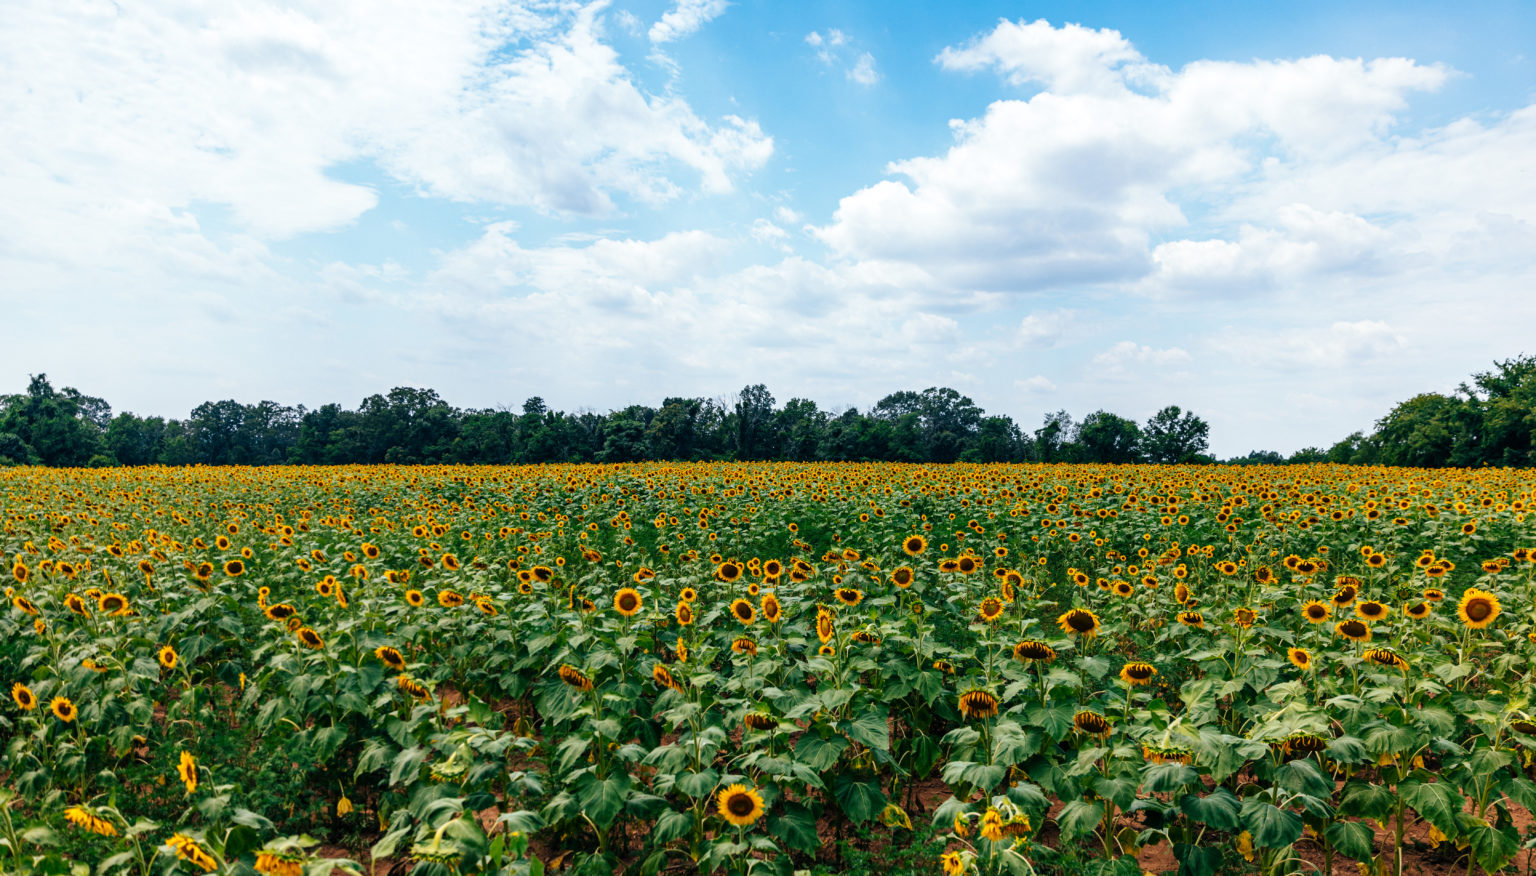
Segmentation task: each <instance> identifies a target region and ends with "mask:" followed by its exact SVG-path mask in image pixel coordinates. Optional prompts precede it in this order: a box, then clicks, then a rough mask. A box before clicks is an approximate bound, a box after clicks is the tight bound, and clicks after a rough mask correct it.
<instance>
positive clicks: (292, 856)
mask: <svg viewBox="0 0 1536 876" xmlns="http://www.w3.org/2000/svg"><path fill="white" fill-rule="evenodd" d="M341 799H343V800H346V799H347V798H345V797H343V798H341ZM340 808H341V805H340V804H339V803H338V804H337V809H338V810H339V809H340ZM349 811H350V810H349ZM308 860H309V858H307V857H305V856H304V855H302V854H300V853H298V852H289V851H283V850H281V849H262V850H261V851H260V852H257V853H256V862H255V863H254V864H253V865H252V866H253V867H254V868H255V869H256V872H257V873H260V874H262V876H304V864H305V863H306V862H307V861H308Z"/></svg>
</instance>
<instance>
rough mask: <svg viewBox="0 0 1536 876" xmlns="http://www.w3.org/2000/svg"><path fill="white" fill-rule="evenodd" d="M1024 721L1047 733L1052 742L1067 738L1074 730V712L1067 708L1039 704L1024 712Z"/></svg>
mask: <svg viewBox="0 0 1536 876" xmlns="http://www.w3.org/2000/svg"><path fill="white" fill-rule="evenodd" d="M1024 720H1025V721H1026V722H1027V723H1029V724H1030V725H1032V726H1035V727H1039V728H1040V729H1041V730H1044V731H1045V735H1046V736H1048V737H1050V739H1051V741H1053V742H1054V741H1058V740H1060V739H1062V738H1063V737H1065V736H1066V735H1067V733H1068V732H1069V731H1070V730H1071V729H1072V710H1071V709H1069V708H1067V707H1066V706H1042V705H1040V704H1038V703H1036V704H1035V705H1032V706H1030V707H1029V708H1028V709H1025V710H1024Z"/></svg>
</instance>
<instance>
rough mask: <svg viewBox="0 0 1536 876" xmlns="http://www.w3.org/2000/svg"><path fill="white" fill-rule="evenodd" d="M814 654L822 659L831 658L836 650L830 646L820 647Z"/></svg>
mask: <svg viewBox="0 0 1536 876" xmlns="http://www.w3.org/2000/svg"><path fill="white" fill-rule="evenodd" d="M816 653H817V654H820V655H821V656H823V657H832V656H834V655H836V654H837V649H836V648H834V647H832V646H831V645H822V646H821V647H820V648H817V649H816Z"/></svg>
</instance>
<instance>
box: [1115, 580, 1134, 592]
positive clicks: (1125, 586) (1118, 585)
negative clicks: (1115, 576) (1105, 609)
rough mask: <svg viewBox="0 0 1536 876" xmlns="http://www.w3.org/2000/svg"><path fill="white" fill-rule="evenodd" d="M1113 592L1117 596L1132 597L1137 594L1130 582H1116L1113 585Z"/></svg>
mask: <svg viewBox="0 0 1536 876" xmlns="http://www.w3.org/2000/svg"><path fill="white" fill-rule="evenodd" d="M1111 590H1112V591H1113V592H1114V594H1115V595H1116V596H1130V595H1131V594H1132V593H1135V592H1136V588H1135V587H1132V586H1131V582H1129V581H1116V582H1115V583H1114V584H1113V585H1111Z"/></svg>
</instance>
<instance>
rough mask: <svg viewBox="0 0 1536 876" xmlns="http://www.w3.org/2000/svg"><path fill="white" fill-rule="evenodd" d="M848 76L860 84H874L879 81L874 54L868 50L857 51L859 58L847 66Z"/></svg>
mask: <svg viewBox="0 0 1536 876" xmlns="http://www.w3.org/2000/svg"><path fill="white" fill-rule="evenodd" d="M848 78H849V79H852V80H853V81H854V82H857V83H859V84H860V85H874V84H875V83H876V82H879V81H880V74H879V73H877V72H875V56H874V55H871V54H870V53H869V52H861V53H859V59H858V60H857V61H855V62H854V64H853V66H852V67H849V68H848Z"/></svg>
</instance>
